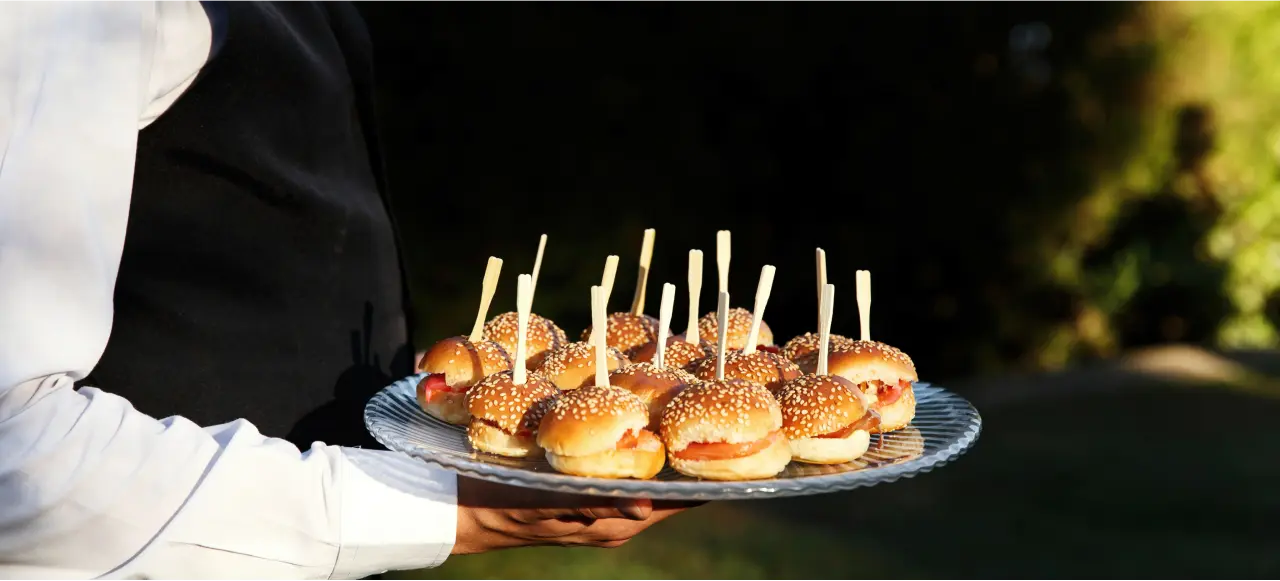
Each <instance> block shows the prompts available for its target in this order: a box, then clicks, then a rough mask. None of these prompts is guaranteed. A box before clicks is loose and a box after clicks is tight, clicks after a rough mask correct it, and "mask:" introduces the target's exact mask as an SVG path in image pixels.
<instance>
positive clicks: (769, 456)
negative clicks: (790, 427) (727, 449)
mask: <svg viewBox="0 0 1280 581" xmlns="http://www.w3.org/2000/svg"><path fill="white" fill-rule="evenodd" d="M789 462H791V446H790V445H789V444H788V443H787V439H786V438H778V439H777V440H775V441H774V443H773V445H771V446H769V447H768V448H765V449H763V450H761V451H759V452H756V453H755V454H752V455H750V456H743V457H742V458H733V459H730V460H681V459H680V458H676V457H675V456H674V455H673V456H672V457H671V467H672V468H675V469H676V471H677V472H679V473H681V474H684V475H685V476H693V477H694V478H705V479H707V480H756V479H760V478H772V477H774V476H777V475H778V473H779V472H782V470H783V469H785V468H786V467H787V464H788V463H789Z"/></svg>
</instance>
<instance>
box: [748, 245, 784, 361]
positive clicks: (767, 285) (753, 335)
mask: <svg viewBox="0 0 1280 581" xmlns="http://www.w3.org/2000/svg"><path fill="white" fill-rule="evenodd" d="M776 270H777V269H776V268H774V267H773V266H772V265H768V264H766V265H764V268H761V269H760V286H758V287H756V308H755V310H754V311H753V312H752V313H751V330H750V331H748V332H747V347H746V348H745V349H743V352H745V353H746V354H747V355H750V354H752V353H755V352H756V341H758V340H759V339H760V323H761V322H762V321H764V308H765V306H766V305H768V304H769V293H770V292H772V291H773V274H774V272H775V271H776Z"/></svg>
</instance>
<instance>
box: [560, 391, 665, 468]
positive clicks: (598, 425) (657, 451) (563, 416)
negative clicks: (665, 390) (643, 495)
mask: <svg viewBox="0 0 1280 581" xmlns="http://www.w3.org/2000/svg"><path fill="white" fill-rule="evenodd" d="M648 423H649V410H648V406H646V405H645V404H644V402H643V401H641V400H640V398H638V397H636V396H635V395H634V394H632V393H631V392H629V391H627V390H625V389H619V388H616V387H609V386H606V387H600V386H595V385H592V386H587V387H582V388H580V389H575V390H573V391H570V392H567V393H564V394H563V395H561V396H560V398H559V399H557V400H556V401H555V403H553V404H552V405H551V408H550V410H549V411H548V412H547V414H546V415H545V416H543V418H542V423H541V424H540V425H539V427H538V435H537V442H538V446H540V447H541V448H542V449H544V450H545V451H546V457H547V462H549V463H550V464H551V467H552V468H555V469H556V470H557V471H559V472H563V473H565V474H574V475H577V476H592V477H596V478H640V479H647V478H653V477H654V476H655V475H657V474H658V472H659V471H661V470H662V465H663V461H664V450H663V447H662V442H661V441H660V440H658V437H657V436H656V435H655V434H654V433H653V432H650V431H649V430H647V429H645V425H646V424H648Z"/></svg>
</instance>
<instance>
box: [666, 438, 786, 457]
mask: <svg viewBox="0 0 1280 581" xmlns="http://www.w3.org/2000/svg"><path fill="white" fill-rule="evenodd" d="M782 437H783V435H782V432H781V431H775V432H771V433H770V434H769V435H768V436H765V437H763V438H761V439H759V440H756V441H754V442H743V443H740V444H729V443H726V442H694V443H692V444H689V447H688V448H685V449H683V450H681V451H679V452H676V453H675V457H676V458H679V459H681V460H695V461H700V460H732V459H734V458H742V457H744V456H750V455H752V454H755V453H756V452H759V451H761V450H764V449H765V448H768V447H769V446H772V445H773V444H774V442H777V441H778V440H779V439H780V438H782Z"/></svg>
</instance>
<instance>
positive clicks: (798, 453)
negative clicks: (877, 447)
mask: <svg viewBox="0 0 1280 581" xmlns="http://www.w3.org/2000/svg"><path fill="white" fill-rule="evenodd" d="M870 444H871V434H869V433H867V431H866V430H854V431H853V433H852V434H849V435H848V436H846V437H844V438H797V439H795V440H791V456H792V457H793V458H795V460H796V461H797V462H807V463H809V464H844V463H845V462H852V461H854V460H856V459H858V457H860V456H862V455H863V454H866V453H867V446H869V445H870Z"/></svg>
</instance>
